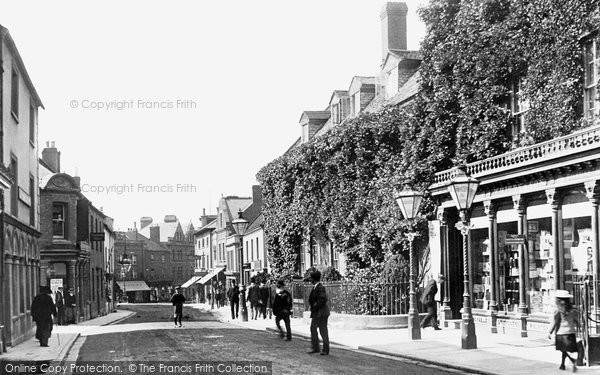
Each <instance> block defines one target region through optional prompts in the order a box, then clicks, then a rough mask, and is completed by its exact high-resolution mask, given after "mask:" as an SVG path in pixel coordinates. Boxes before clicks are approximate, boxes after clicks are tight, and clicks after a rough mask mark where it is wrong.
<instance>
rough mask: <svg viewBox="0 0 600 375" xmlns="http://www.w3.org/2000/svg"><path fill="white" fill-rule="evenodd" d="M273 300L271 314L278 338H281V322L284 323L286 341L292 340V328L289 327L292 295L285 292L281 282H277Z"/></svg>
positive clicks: (282, 335) (283, 284)
mask: <svg viewBox="0 0 600 375" xmlns="http://www.w3.org/2000/svg"><path fill="white" fill-rule="evenodd" d="M275 291H276V292H275V298H274V300H273V314H274V315H275V325H276V326H277V329H278V330H279V337H281V338H283V337H284V334H283V330H282V329H281V324H280V323H281V321H282V320H283V322H284V323H285V332H286V335H285V336H286V341H291V340H292V328H291V325H290V315H291V314H292V295H291V294H290V292H288V291H287V290H285V283H284V282H283V280H279V281H278V282H277V286H276V289H275Z"/></svg>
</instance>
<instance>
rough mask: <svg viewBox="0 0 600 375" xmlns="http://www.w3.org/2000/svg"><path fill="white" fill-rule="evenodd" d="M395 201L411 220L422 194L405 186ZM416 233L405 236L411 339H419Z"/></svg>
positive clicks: (403, 214)
mask: <svg viewBox="0 0 600 375" xmlns="http://www.w3.org/2000/svg"><path fill="white" fill-rule="evenodd" d="M395 198H396V202H398V206H400V211H402V216H404V218H405V219H406V220H409V221H411V222H412V221H413V220H414V218H415V217H416V216H417V212H418V211H419V206H420V205H421V200H422V199H423V194H421V193H420V192H418V191H414V190H412V189H410V188H408V187H407V186H405V187H404V189H403V190H402V191H401V192H398V193H396V197H395ZM417 235H418V233H416V232H408V233H407V234H406V236H407V237H408V241H409V242H410V249H409V267H410V287H409V288H410V291H409V295H410V299H409V309H408V334H409V335H410V338H411V339H412V340H420V339H421V326H420V324H419V311H418V310H417V293H416V292H415V280H416V274H415V256H414V252H415V251H414V247H413V241H414V239H415V237H416V236H417Z"/></svg>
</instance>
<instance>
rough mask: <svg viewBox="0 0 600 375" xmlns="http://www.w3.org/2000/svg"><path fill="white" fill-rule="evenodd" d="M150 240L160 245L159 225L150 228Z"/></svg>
mask: <svg viewBox="0 0 600 375" xmlns="http://www.w3.org/2000/svg"><path fill="white" fill-rule="evenodd" d="M150 240H151V241H154V242H156V243H160V227H159V226H158V225H153V226H151V227H150Z"/></svg>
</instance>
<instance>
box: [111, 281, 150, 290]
mask: <svg viewBox="0 0 600 375" xmlns="http://www.w3.org/2000/svg"><path fill="white" fill-rule="evenodd" d="M117 284H118V285H119V288H121V290H122V291H124V292H138V291H145V290H150V287H149V286H148V284H146V283H145V282H144V281H142V280H126V281H117Z"/></svg>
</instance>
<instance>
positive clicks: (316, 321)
mask: <svg viewBox="0 0 600 375" xmlns="http://www.w3.org/2000/svg"><path fill="white" fill-rule="evenodd" d="M328 319H329V317H325V318H312V319H311V321H310V341H311V343H312V350H314V351H319V335H318V334H317V328H318V329H319V332H320V333H321V338H322V339H323V352H324V353H329V331H328V330H327V320H328Z"/></svg>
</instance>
